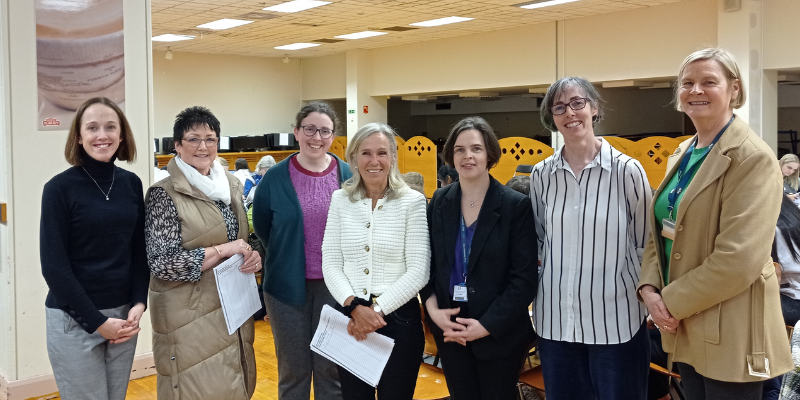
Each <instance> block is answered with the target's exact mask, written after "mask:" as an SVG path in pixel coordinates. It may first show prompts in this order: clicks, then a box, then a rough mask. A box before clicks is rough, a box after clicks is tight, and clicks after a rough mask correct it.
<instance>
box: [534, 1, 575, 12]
mask: <svg viewBox="0 0 800 400" xmlns="http://www.w3.org/2000/svg"><path fill="white" fill-rule="evenodd" d="M573 1H578V0H550V1H543V2H540V3H533V4H528V5H525V6H520V8H525V9H528V10H532V9H534V8H542V7H550V6H557V5H559V4H565V3H572V2H573Z"/></svg>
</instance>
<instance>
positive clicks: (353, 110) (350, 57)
mask: <svg viewBox="0 0 800 400" xmlns="http://www.w3.org/2000/svg"><path fill="white" fill-rule="evenodd" d="M346 65H347V67H346V68H347V137H348V141H349V140H350V137H351V136H352V135H354V134H355V133H356V131H358V129H359V128H361V127H362V126H364V124H367V123H370V122H383V123H386V122H387V116H386V100H387V99H386V97H385V96H374V97H373V96H371V95H370V82H371V70H372V63H371V60H370V53H369V50H350V51H348V52H347V61H346Z"/></svg>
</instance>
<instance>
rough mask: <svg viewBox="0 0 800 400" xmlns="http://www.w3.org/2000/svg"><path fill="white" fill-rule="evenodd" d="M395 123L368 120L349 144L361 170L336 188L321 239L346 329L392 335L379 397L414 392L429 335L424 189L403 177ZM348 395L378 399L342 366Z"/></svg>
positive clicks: (360, 335) (406, 399) (325, 269)
mask: <svg viewBox="0 0 800 400" xmlns="http://www.w3.org/2000/svg"><path fill="white" fill-rule="evenodd" d="M395 136H396V135H395V133H394V130H392V128H391V127H389V126H388V125H386V124H381V123H370V124H367V125H365V126H364V127H363V128H361V129H360V130H359V131H358V132H356V134H355V136H354V137H353V139H352V141H351V143H350V145H349V146H348V150H347V162H348V163H349V164H350V168H352V170H353V171H354V172H355V173H354V174H353V177H352V178H351V179H349V180H348V181H346V182H345V183H344V185H343V188H342V189H339V190H337V191H335V192H333V196H332V198H331V206H330V209H329V211H328V223H327V225H326V228H325V239H324V240H323V242H322V273H323V276H324V277H325V284H326V285H327V286H328V290H330V292H331V294H332V295H333V297H334V299H336V301H337V303H339V304H340V305H341V306H342V307H341V311H342V312H343V313H344V314H345V315H347V316H349V317H350V318H351V319H350V324H349V325H348V326H347V331H348V333H350V334H351V335H353V336H354V337H355V338H356V339H358V340H364V339H365V338H366V335H367V334H369V333H371V332H378V333H380V334H382V335H386V336H388V337H390V338H392V339H394V341H395V344H394V349H393V351H392V355H391V357H389V362H388V363H387V364H386V368H385V369H384V371H383V376H382V377H381V380H380V382H379V383H378V387H377V394H378V398H379V399H380V400H386V399H403V400H410V399H411V398H412V397H413V395H414V387H415V386H416V382H417V372H418V371H419V362H420V357H421V355H422V351H423V349H424V347H425V336H424V333H423V331H422V322H421V320H420V304H419V300H418V299H417V293H418V292H419V290H420V289H421V288H422V287H423V286H424V285H425V284H426V283H427V282H428V277H429V274H430V243H429V240H428V222H427V219H426V215H425V206H426V201H425V196H424V195H422V194H421V193H419V192H417V191H415V190H412V189H410V188H409V187H408V185H406V184H405V182H403V179H402V178H401V177H400V171H399V170H398V169H397V145H396V144H395V143H396V142H395ZM339 379H340V381H341V383H342V397H343V398H344V399H345V400H351V399H370V400H374V399H375V391H376V388H373V387H372V386H370V385H369V384H367V383H365V382H363V381H362V380H361V379H359V378H357V377H356V376H354V375H353V374H351V373H350V372H348V371H347V370H345V369H343V368H339Z"/></svg>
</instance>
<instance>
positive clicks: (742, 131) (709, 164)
mask: <svg viewBox="0 0 800 400" xmlns="http://www.w3.org/2000/svg"><path fill="white" fill-rule="evenodd" d="M749 132H750V127H749V126H748V125H747V123H745V122H744V121H743V120H742V119H741V118H740V117H738V116H737V117H736V118H735V119H734V120H733V123H731V126H729V127H728V129H727V130H726V131H725V133H723V134H722V137H720V138H719V141H718V142H717V144H716V145H715V146H714V148H713V149H711V151H710V152H709V153H708V155H706V159H705V161H703V165H701V166H700V169H699V170H698V171H697V174H696V175H695V177H694V179H692V183H691V184H690V185H689V187H688V188H686V193H685V194H684V195H683V199H682V200H681V203H680V206H679V207H678V215H676V216H675V223H676V224H678V225H679V224H680V222H681V220H682V219H683V215H684V213H685V210H686V208H687V207H688V206H689V205H690V204H691V203H692V201H693V200H694V199H695V198H696V197H697V195H698V194H700V192H702V191H703V190H705V189H706V188H707V187H708V186H709V185H711V183H713V182H714V181H716V180H717V179H719V178H720V177H721V176H722V174H724V173H725V171H727V170H728V166H729V165H730V163H731V159H730V157H728V156H727V153H728V152H729V151H730V150H732V149H735V148H738V147H739V146H741V145H742V143H744V141H745V139H746V138H747V134H748V133H749ZM695 136H696V135H695ZM695 136H692V138H691V139H688V140H684V141H683V143H681V144H680V146H678V148H677V149H675V152H674V153H672V155H670V156H669V160H668V165H669V166H670V167H669V168H668V169H667V174H666V175H665V176H664V180H662V181H661V184H660V185H659V186H658V190H657V192H656V193H655V195H654V196H653V198H654V199H655V198H656V197H657V196H658V195H659V194H661V192H662V191H663V190H664V186H666V184H667V183H669V180H670V179H672V176H673V175H675V174H676V173H677V172H678V168H679V167H680V164H681V159H682V158H683V157H684V156H686V151H687V150H688V149H689V146H691V145H692V142H694V140H695ZM655 203H656V202H655V201H653V202H652V205H651V207H653V206H654V205H655ZM651 215H653V214H652V213H651ZM653 226H656V225H653Z"/></svg>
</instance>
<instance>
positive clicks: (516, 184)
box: [506, 175, 531, 196]
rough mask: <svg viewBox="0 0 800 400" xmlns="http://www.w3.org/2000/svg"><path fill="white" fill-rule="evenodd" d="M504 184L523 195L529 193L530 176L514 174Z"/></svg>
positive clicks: (528, 194)
mask: <svg viewBox="0 0 800 400" xmlns="http://www.w3.org/2000/svg"><path fill="white" fill-rule="evenodd" d="M506 186H508V187H510V188H512V189H514V190H516V191H517V192H520V193H522V194H524V195H525V196H530V195H531V178H530V177H529V176H525V175H519V176H515V177H513V178H511V179H509V180H508V183H506Z"/></svg>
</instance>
